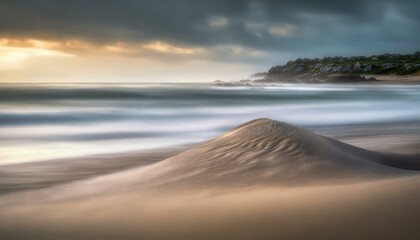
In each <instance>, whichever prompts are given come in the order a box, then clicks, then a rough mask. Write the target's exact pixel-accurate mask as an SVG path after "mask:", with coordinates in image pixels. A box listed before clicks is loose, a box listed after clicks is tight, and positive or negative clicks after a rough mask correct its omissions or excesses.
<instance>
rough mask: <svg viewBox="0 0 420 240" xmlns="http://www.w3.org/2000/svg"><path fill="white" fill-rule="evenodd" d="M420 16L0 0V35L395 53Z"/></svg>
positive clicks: (376, 2) (419, 10)
mask: <svg viewBox="0 0 420 240" xmlns="http://www.w3.org/2000/svg"><path fill="white" fill-rule="evenodd" d="M419 16H420V1H417V0H401V1H390V0H384V1H380V0H365V1H362V0H352V1H332V0H318V1H313V0H278V1H275V0H260V1H251V0H244V1H239V0H238V1H235V0H231V1H228V0H212V1H210V0H207V1H205V0H179V1H173V0H143V1H135V0H120V1H111V0H71V1H70V0H69V1H52V0H32V1H31V0H0V35H1V36H3V37H39V38H53V39H57V38H78V39H84V40H89V41H93V42H99V43H107V42H116V41H122V42H147V41H153V40H160V41H166V42H170V43H173V44H178V45H181V46H191V45H192V46H203V47H214V46H219V45H237V46H243V47H246V48H252V49H258V50H263V51H290V52H293V53H294V54H295V55H300V54H307V55H317V54H320V53H335V52H337V53H344V54H346V53H350V52H357V51H360V52H363V51H391V52H398V51H414V50H417V49H416V48H418V47H419V45H418V42H419V41H420V33H419V32H420V31H418V30H419V28H418V26H419V24H420V17H419ZM212 19H216V20H217V19H219V22H215V23H214V24H213V25H212V22H211V21H212Z"/></svg>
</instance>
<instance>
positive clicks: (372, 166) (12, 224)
mask: <svg viewBox="0 0 420 240" xmlns="http://www.w3.org/2000/svg"><path fill="white" fill-rule="evenodd" d="M419 161H420V158H419V155H399V154H390V153H387V154H385V153H379V152H373V151H369V150H365V149H362V148H359V147H355V146H352V145H349V144H345V143H342V142H339V141H336V140H334V139H330V138H327V137H323V136H320V135H317V134H314V133H312V132H309V131H307V130H304V129H301V128H298V127H295V126H292V125H290V124H286V123H282V122H277V121H273V120H269V119H258V120H254V121H251V122H248V123H246V124H244V125H241V126H239V127H237V128H235V129H232V130H231V131H229V132H227V133H225V134H223V135H221V136H219V137H217V138H215V139H212V140H210V141H208V142H205V143H202V144H200V145H197V146H194V147H192V148H190V149H189V150H187V151H185V152H182V153H180V154H177V155H175V156H173V157H170V158H168V159H166V160H163V161H158V162H157V163H154V164H150V165H147V166H140V167H135V168H132V169H129V170H124V171H120V172H116V173H111V174H106V175H102V176H97V177H93V178H89V179H86V180H82V181H77V182H72V183H68V184H64V185H54V186H51V187H47V188H43V189H39V190H32V191H23V192H17V193H9V194H4V195H2V196H1V197H0V213H1V214H0V238H1V239H3V238H4V239H28V238H31V239H419V238H420V228H419V227H418V226H417V225H418V221H419V220H420V204H418V199H419V197H420V175H419V174H418V169H420V164H419Z"/></svg>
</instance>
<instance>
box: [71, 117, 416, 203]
mask: <svg viewBox="0 0 420 240" xmlns="http://www.w3.org/2000/svg"><path fill="white" fill-rule="evenodd" d="M416 159H418V157H417V156H408V155H396V154H385V153H377V152H372V151H368V150H364V149H361V148H357V147H354V146H351V145H348V144H345V143H342V142H339V141H336V140H333V139H329V138H326V137H323V136H319V135H317V134H314V133H312V132H309V131H306V130H304V129H301V128H298V127H294V126H292V125H289V124H286V123H282V122H277V121H273V120H269V119H258V120H254V121H251V122H248V123H245V124H243V125H241V126H239V127H237V128H235V129H232V130H231V131H228V132H227V133H225V134H223V135H221V136H220V137H217V138H215V139H212V140H210V141H208V142H205V143H203V144H200V145H197V146H195V147H193V148H191V149H190V150H188V151H185V152H183V153H180V154H178V155H176V156H174V157H171V158H168V159H166V160H164V161H161V162H158V163H156V164H153V165H150V166H147V167H142V168H135V169H132V170H128V171H123V172H120V173H116V174H111V175H107V176H103V177H98V178H95V179H93V180H90V181H87V182H84V183H83V184H74V185H70V186H68V189H74V190H70V191H67V192H74V193H75V195H83V194H81V193H83V192H85V191H80V190H77V189H78V188H83V189H90V190H89V193H90V194H95V193H115V192H124V191H126V192H135V191H144V190H153V189H156V190H158V191H162V190H163V191H177V190H178V189H185V188H193V189H194V188H218V189H220V188H230V187H258V186H303V185H311V184H313V185H318V184H331V183H334V184H338V183H347V182H354V181H361V180H369V179H370V180H376V179H381V178H389V177H399V176H405V175H412V174H417V171H413V170H416V169H418V166H419V164H418V161H416ZM72 194H73V193H72Z"/></svg>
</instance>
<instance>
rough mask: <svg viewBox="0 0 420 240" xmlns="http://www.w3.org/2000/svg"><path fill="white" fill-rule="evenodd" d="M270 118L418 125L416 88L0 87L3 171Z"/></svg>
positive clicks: (195, 137)
mask: <svg viewBox="0 0 420 240" xmlns="http://www.w3.org/2000/svg"><path fill="white" fill-rule="evenodd" d="M260 117H268V118H273V119H276V120H280V121H285V122H289V123H292V124H296V125H299V126H302V127H308V128H311V129H317V128H320V129H321V128H325V126H340V125H354V124H359V125H360V124H372V123H394V122H395V123H396V122H410V121H419V120H420V86H414V85H398V86H396V85H383V86H379V85H294V84H285V85H278V86H267V87H238V88H223V87H215V86H211V85H204V84H195V85H194V84H190V85H189V84H172V85H171V84H119V85H115V84H26V85H25V84H20V85H16V84H14V85H11V84H9V85H8V84H3V85H0V165H1V164H9V163H16V162H27V161H37V160H44V159H54V158H61V157H70V156H80V155H86V154H95V153H108V152H121V151H129V150H141V149H150V148H160V147H166V146H173V145H180V144H189V143H195V142H199V141H203V140H206V139H209V138H211V137H214V136H216V135H218V134H220V133H222V132H223V131H225V130H227V129H229V128H231V127H234V126H237V125H239V124H242V123H244V122H246V121H249V120H252V119H255V118H260Z"/></svg>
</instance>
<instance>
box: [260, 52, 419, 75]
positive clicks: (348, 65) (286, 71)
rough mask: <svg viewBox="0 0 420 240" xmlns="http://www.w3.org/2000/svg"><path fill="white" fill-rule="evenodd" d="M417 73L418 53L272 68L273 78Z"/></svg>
mask: <svg viewBox="0 0 420 240" xmlns="http://www.w3.org/2000/svg"><path fill="white" fill-rule="evenodd" d="M418 73H420V52H419V51H417V52H415V53H414V54H405V55H403V54H382V55H373V56H370V57H365V56H357V57H324V58H322V59H318V58H313V59H310V58H302V59H301V58H298V59H296V60H294V61H289V62H288V63H287V64H285V65H278V66H275V67H272V68H271V69H270V70H269V71H268V76H273V75H306V76H307V75H313V76H316V75H333V74H346V75H348V74H378V75H381V74H383V75H389V74H395V75H408V74H418Z"/></svg>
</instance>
